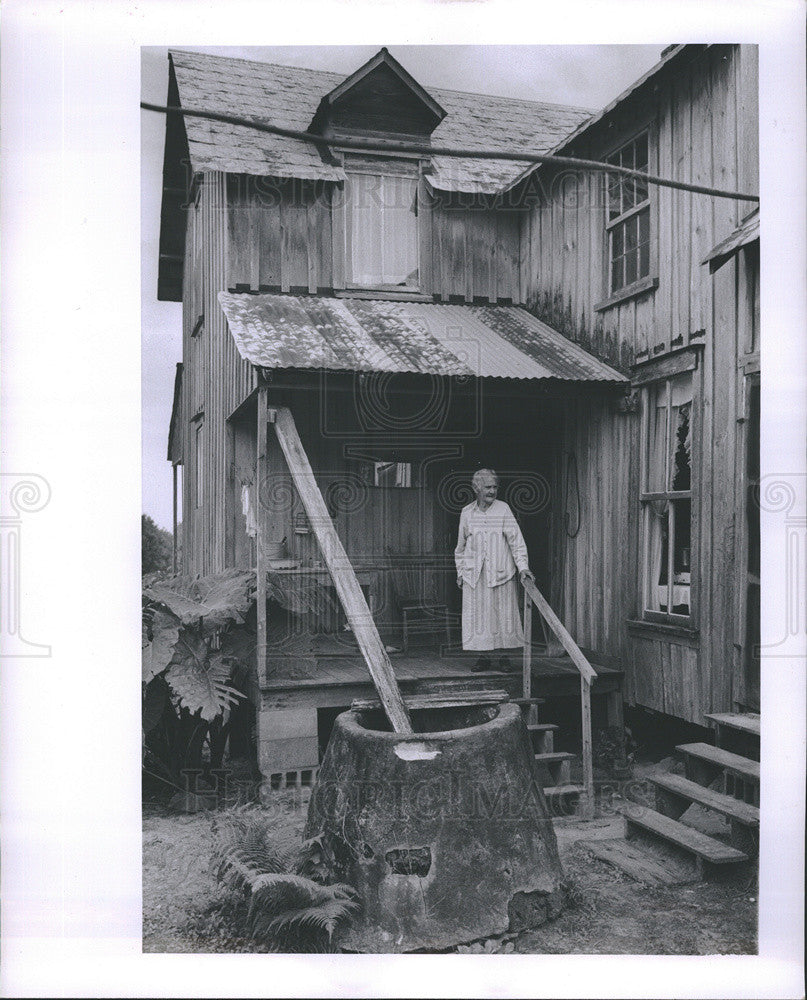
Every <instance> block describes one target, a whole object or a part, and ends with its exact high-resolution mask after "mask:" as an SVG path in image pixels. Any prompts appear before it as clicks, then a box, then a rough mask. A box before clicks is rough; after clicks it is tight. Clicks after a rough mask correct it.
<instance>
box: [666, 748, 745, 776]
mask: <svg viewBox="0 0 807 1000" xmlns="http://www.w3.org/2000/svg"><path fill="white" fill-rule="evenodd" d="M675 749H676V750H678V751H680V752H681V753H683V754H686V755H687V757H689V758H692V759H694V760H697V761H701V762H703V763H704V764H707V765H709V766H711V767H712V768H714V769H715V770H718V771H727V772H729V773H730V774H736V775H738V776H739V777H740V778H743V779H744V780H746V781H753V782H756V783H757V784H759V762H758V761H755V760H749V759H748V757H741V756H740V755H739V754H736V753H731V751H730V750H723V749H721V747H713V746H710V744H708V743H684V744H682V745H681V746H677V747H676V748H675Z"/></svg>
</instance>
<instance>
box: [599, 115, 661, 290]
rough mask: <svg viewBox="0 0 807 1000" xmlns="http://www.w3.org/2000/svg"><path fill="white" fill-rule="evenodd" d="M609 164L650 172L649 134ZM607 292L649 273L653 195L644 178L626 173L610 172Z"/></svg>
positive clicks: (628, 145) (614, 155) (624, 148)
mask: <svg viewBox="0 0 807 1000" xmlns="http://www.w3.org/2000/svg"><path fill="white" fill-rule="evenodd" d="M607 160H608V162H609V163H613V164H614V166H617V167H627V168H628V169H630V170H640V171H642V172H643V173H647V164H648V133H647V132H642V133H641V134H640V135H637V136H636V138H635V139H631V141H630V142H628V143H626V144H625V145H624V146H621V147H620V148H619V149H618V150H616V152H614V153H612V154H611V155H610V156H609V157H608V158H607ZM606 228H607V233H608V294H609V295H614V294H617V293H618V292H620V291H622V289H625V288H630V286H631V285H633V284H635V282H637V281H641V280H642V278H647V277H649V275H650V194H649V188H648V185H647V183H646V182H645V181H643V180H641V179H640V178H638V177H628V176H625V175H623V174H609V175H608V221H607V224H606Z"/></svg>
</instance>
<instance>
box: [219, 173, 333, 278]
mask: <svg viewBox="0 0 807 1000" xmlns="http://www.w3.org/2000/svg"><path fill="white" fill-rule="evenodd" d="M332 188H333V185H332V184H326V183H324V182H321V181H317V182H314V181H301V180H285V181H281V180H273V179H271V178H266V177H248V176H244V175H231V176H229V177H228V183H227V211H226V215H227V235H228V252H227V283H226V287H227V288H230V289H233V290H235V289H239V288H241V289H247V288H248V289H250V290H251V291H255V292H257V291H260V290H261V289H263V290H268V289H280V290H281V291H285V292H287V291H289V290H290V289H291V288H296V289H301V290H305V291H308V292H311V293H316V292H317V291H318V290H319V289H331V288H334V287H338V286H339V285H340V284H341V282H340V281H337V280H336V278H335V274H334V253H333V241H334V238H335V234H334V225H333V221H332V219H331V203H332V194H333V192H332Z"/></svg>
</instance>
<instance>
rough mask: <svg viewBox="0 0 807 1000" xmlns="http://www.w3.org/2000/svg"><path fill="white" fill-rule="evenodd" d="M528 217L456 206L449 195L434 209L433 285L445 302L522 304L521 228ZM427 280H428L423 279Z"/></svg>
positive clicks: (428, 286)
mask: <svg viewBox="0 0 807 1000" xmlns="http://www.w3.org/2000/svg"><path fill="white" fill-rule="evenodd" d="M524 214H525V213H523V212H517V211H502V210H500V209H492V208H491V209H485V208H468V207H461V206H457V207H455V206H454V205H452V204H451V203H450V202H449V201H448V199H447V198H446V196H445V195H443V196H442V197H440V198H436V199H435V201H434V203H433V205H432V207H431V227H432V256H431V284H427V282H426V281H425V280H424V281H423V282H422V284H421V289H422V290H423V291H425V292H432V293H434V294H435V295H438V296H439V297H440V298H441V299H443V300H444V301H447V300H448V299H450V298H453V297H460V298H462V299H463V300H464V301H465V302H472V301H473V300H474V299H485V300H488V301H492V302H495V301H498V300H500V299H506V300H509V301H512V302H521V301H522V297H521V281H520V268H521V262H520V257H521V251H520V239H521V233H520V231H521V224H522V216H523V215H524ZM424 277H425V276H424Z"/></svg>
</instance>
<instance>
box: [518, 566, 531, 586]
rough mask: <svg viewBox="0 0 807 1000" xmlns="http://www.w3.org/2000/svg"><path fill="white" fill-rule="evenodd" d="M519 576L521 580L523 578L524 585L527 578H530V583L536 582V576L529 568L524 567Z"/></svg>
mask: <svg viewBox="0 0 807 1000" xmlns="http://www.w3.org/2000/svg"><path fill="white" fill-rule="evenodd" d="M518 578H519V580H521V584H522V586H523V585H524V583H525V582H526V581H527V580H529V581H530V583H535V577H534V576H533V575H532V573H531V572H530V571H529V570H528V569H523V570H522V571H521V572H520V573H519V575H518Z"/></svg>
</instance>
